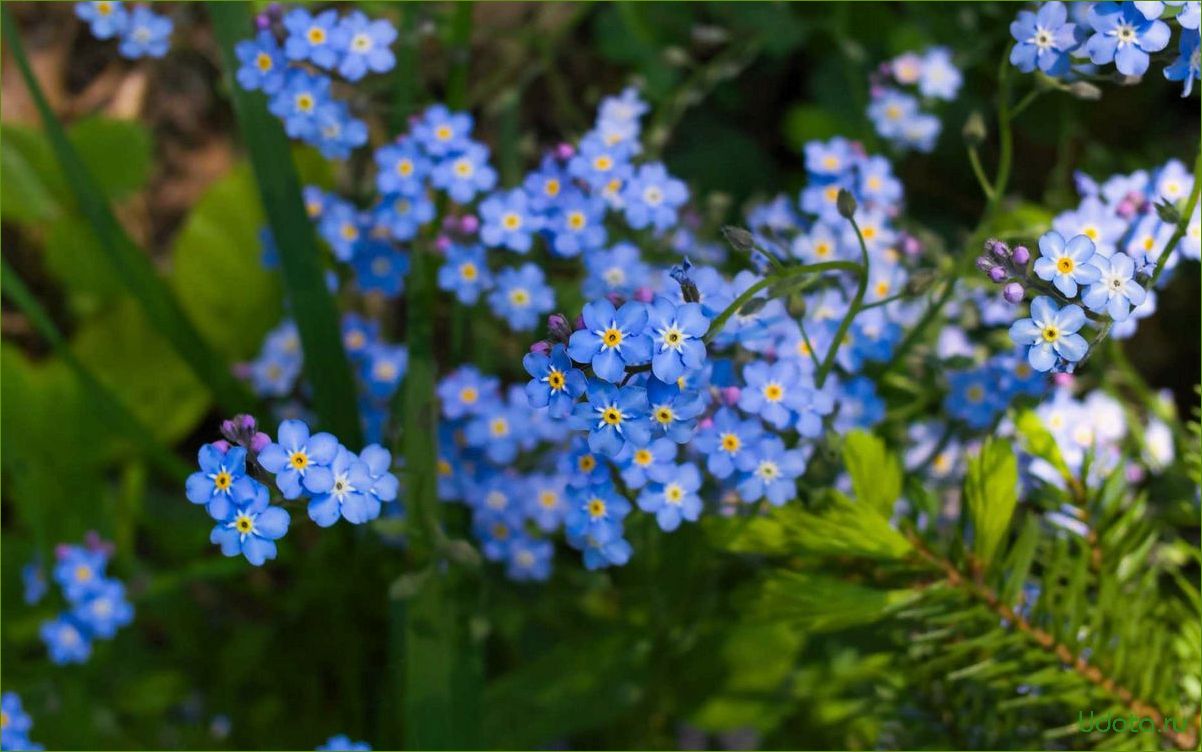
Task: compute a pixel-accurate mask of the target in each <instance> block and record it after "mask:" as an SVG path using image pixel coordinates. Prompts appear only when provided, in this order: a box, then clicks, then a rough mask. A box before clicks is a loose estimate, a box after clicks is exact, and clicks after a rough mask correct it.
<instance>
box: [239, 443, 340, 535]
mask: <svg viewBox="0 0 1202 752" xmlns="http://www.w3.org/2000/svg"><path fill="white" fill-rule="evenodd" d="M338 447H339V445H338V439H336V438H334V437H333V435H331V434H328V433H324V432H323V433H317V434H313V435H312V436H310V435H309V426H307V425H306V424H305V423H304V421H300V420H286V421H284V422H283V423H280V430H279V441H278V442H272V443H271V444H268V445H267V446H266V447H264V448H263V451H262V452H259V457H258V461H259V464H260V465H262V467H263V469H264V470H266V471H267V472H269V473H272V474H274V475H275V483H276V486H278V487H279V489H280V492H281V493H282V494H284V498H285V499H295V498H297V497H299V496H300V495H301V491H302V484H303V488H304V489H308V490H309V491H310V492H311V493H321V492H323V491H326V490H327V489H329V488H330V486H331V485H333V478H332V476H331V475H330V468H329V465H330V463H331V462H333V461H334V455H336V454H337V453H338ZM257 497H258V494H255V495H254V497H252V501H253V498H257ZM259 511H262V510H259ZM228 516H229V515H227V516H226V517H228ZM222 519H225V518H222ZM276 537H279V536H276ZM228 555H230V554H227V556H228Z"/></svg>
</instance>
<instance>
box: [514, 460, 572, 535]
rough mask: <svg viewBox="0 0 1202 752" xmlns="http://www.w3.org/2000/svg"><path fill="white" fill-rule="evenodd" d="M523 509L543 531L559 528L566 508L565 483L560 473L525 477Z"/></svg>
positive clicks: (548, 531) (549, 531)
mask: <svg viewBox="0 0 1202 752" xmlns="http://www.w3.org/2000/svg"><path fill="white" fill-rule="evenodd" d="M523 504H524V507H525V508H524V511H525V514H526V517H528V518H529V519H530V520H531V521H532V522H534V524H535V525H538V527H539V529H540V530H542V531H543V532H544V533H551V532H554V531H555V530H557V529H559V526H560V524H562V523H563V517H564V514H566V513H567V510H568V501H567V483H566V481H565V479H564V477H563V476H562V475H558V474H552V475H532V476H530V477H529V478H527V479H526V494H525V496H524V497H523Z"/></svg>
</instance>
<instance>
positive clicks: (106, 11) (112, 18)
mask: <svg viewBox="0 0 1202 752" xmlns="http://www.w3.org/2000/svg"><path fill="white" fill-rule="evenodd" d="M75 15H76V16H77V17H78V18H79V20H81V21H83V22H84V23H86V24H88V26H89V27H91V31H92V36H94V37H96V38H97V39H109V38H110V37H113V36H116V35H117V34H120V33H121V32H122V31H124V30H125V28H126V26H127V25H128V23H129V13H128V12H127V11H126V10H125V3H121V2H111V1H109V0H99V2H88V3H76V4H75Z"/></svg>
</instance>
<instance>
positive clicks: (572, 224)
mask: <svg viewBox="0 0 1202 752" xmlns="http://www.w3.org/2000/svg"><path fill="white" fill-rule="evenodd" d="M584 224H585V221H584V214H583V212H578V211H574V212H568V227H569V228H571V229H573V230H582V229H584Z"/></svg>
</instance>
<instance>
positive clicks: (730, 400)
mask: <svg viewBox="0 0 1202 752" xmlns="http://www.w3.org/2000/svg"><path fill="white" fill-rule="evenodd" d="M742 393H743V392H742V390H740V389H739V387H737V386H727V387H723V388H722V391H721V396H722V401H723V402H724V403H726V404H727V405H729V406H731V407H734V406H735V405H737V404H739V397H740V395H742Z"/></svg>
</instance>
